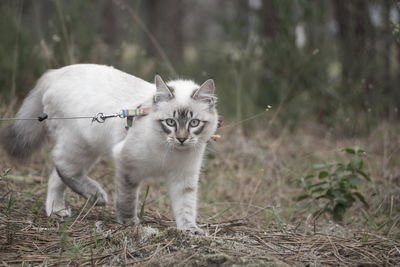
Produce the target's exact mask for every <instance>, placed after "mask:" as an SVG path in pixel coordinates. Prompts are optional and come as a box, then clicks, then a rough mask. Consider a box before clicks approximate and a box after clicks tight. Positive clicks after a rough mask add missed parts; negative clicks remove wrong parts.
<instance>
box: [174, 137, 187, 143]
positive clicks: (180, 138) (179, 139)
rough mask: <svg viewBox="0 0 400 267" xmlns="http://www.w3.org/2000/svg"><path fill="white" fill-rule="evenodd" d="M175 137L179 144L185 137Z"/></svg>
mask: <svg viewBox="0 0 400 267" xmlns="http://www.w3.org/2000/svg"><path fill="white" fill-rule="evenodd" d="M176 139H178V141H179V142H181V144H183V142H185V141H186V139H187V138H186V137H177V138H176Z"/></svg>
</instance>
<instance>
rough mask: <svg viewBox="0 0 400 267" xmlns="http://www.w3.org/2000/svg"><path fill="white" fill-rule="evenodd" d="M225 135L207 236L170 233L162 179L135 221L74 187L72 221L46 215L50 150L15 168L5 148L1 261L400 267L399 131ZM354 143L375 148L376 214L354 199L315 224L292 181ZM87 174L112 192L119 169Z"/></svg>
mask: <svg viewBox="0 0 400 267" xmlns="http://www.w3.org/2000/svg"><path fill="white" fill-rule="evenodd" d="M228 130H229V128H228V129H226V130H222V131H221V133H220V134H221V135H222V136H223V138H222V140H221V142H218V143H217V144H214V145H212V146H211V147H210V149H209V156H208V157H207V160H206V163H205V165H204V168H203V169H204V172H203V175H202V179H201V184H200V187H201V190H200V195H199V218H198V221H199V223H200V224H201V225H202V227H204V228H207V229H208V231H209V235H208V236H201V237H199V236H191V235H188V234H186V233H183V232H180V231H178V230H176V229H175V228H173V226H174V222H173V221H172V215H171V210H170V206H169V203H168V198H167V195H166V190H165V187H164V186H163V185H162V184H160V183H159V182H157V181H151V182H149V183H148V184H149V185H150V192H149V196H148V199H147V200H146V206H145V213H144V218H143V223H142V225H141V226H139V227H134V226H122V225H119V224H117V223H116V222H115V221H114V209H113V206H112V204H109V205H108V206H107V207H106V208H99V207H91V206H90V205H89V204H87V203H86V202H85V201H84V200H83V199H82V198H80V197H78V196H77V195H75V194H72V193H69V194H68V195H67V198H68V202H69V204H70V205H71V206H72V208H73V216H72V217H71V218H67V219H65V220H61V219H60V218H47V217H46V216H45V212H44V200H45V190H46V189H45V184H46V180H47V175H48V173H49V170H50V163H49V162H50V161H49V160H48V158H49V152H48V149H44V150H43V151H42V155H37V156H36V157H35V158H34V159H33V160H32V161H31V162H30V163H26V164H16V163H12V162H10V161H9V160H8V159H7V158H6V157H5V156H4V154H0V167H1V169H5V168H6V167H11V168H12V171H11V173H10V175H9V176H8V178H7V179H4V180H2V181H0V183H1V184H0V198H1V201H0V261H1V263H2V264H3V265H22V264H33V265H67V264H68V265H69V264H71V265H125V264H137V265H161V266H166V265H179V264H180V265H181V266H184V265H194V266H208V265H214V266H217V265H225V266H230V265H232V264H235V263H236V264H244V265H250V264H254V265H265V264H270V265H274V266H275V265H277V266H280V265H282V266H285V265H293V264H294V265H306V264H309V265H315V266H317V265H376V266H382V265H386V264H387V265H396V264H397V263H398V262H400V242H399V239H400V238H399V237H400V236H399V235H400V227H399V220H400V207H399V205H398V204H399V203H400V194H399V186H400V167H399V166H400V157H399V148H400V139H399V138H398V136H399V134H400V127H399V126H394V125H388V124H382V125H381V126H380V127H377V128H376V129H375V130H374V131H373V132H371V134H369V135H368V136H365V137H362V138H348V137H344V136H341V135H337V134H335V133H334V132H333V131H330V130H328V129H323V128H320V127H316V126H315V125H308V126H304V127H302V129H299V130H298V131H296V132H295V133H292V132H290V130H289V129H287V128H285V127H277V126H275V127H272V126H269V127H264V128H262V127H260V129H259V130H255V131H254V132H252V133H249V134H248V135H247V136H243V135H241V134H237V133H236V134H234V133H232V132H229V131H228ZM355 144H359V145H361V146H362V147H363V148H364V149H365V150H366V151H368V158H367V160H366V163H367V164H366V167H367V169H366V170H367V171H368V172H369V174H370V175H371V177H372V179H373V182H372V183H368V184H364V185H363V186H362V188H361V191H362V192H363V193H364V195H365V196H366V198H367V201H368V202H369V204H370V209H369V210H368V211H367V212H368V214H369V216H370V217H369V219H370V221H368V220H367V218H365V216H364V215H363V213H362V212H361V207H362V206H361V205H359V204H356V205H355V206H354V207H352V208H351V210H349V212H348V213H347V216H346V218H345V221H344V224H343V225H337V224H335V223H333V222H331V221H330V220H329V218H327V217H321V218H320V219H319V220H318V221H313V219H312V218H311V216H310V214H311V213H312V206H311V207H310V208H306V207H304V206H303V205H300V204H298V203H296V202H295V198H296V196H298V195H299V194H300V193H301V190H300V189H299V185H298V184H296V183H295V182H293V179H294V178H298V177H300V176H302V175H306V174H307V173H309V172H310V171H311V170H312V165H313V164H314V163H318V162H321V161H323V160H324V159H336V160H341V159H343V157H344V155H343V153H342V152H341V150H342V149H343V148H344V147H347V146H354V145H355ZM0 153H3V152H0ZM43 158H44V159H46V160H43ZM91 176H92V177H94V178H96V179H97V180H99V181H100V182H101V183H102V184H103V185H105V188H106V190H107V191H108V192H109V193H110V194H111V195H112V192H113V191H114V190H113V181H112V177H113V167H112V164H110V163H109V162H105V161H102V162H101V163H100V164H99V165H98V166H97V167H96V168H95V169H94V171H93V172H92V175H91ZM274 211H275V212H274ZM371 220H372V221H373V222H372V221H371ZM382 224H384V225H383V226H382V227H379V226H381V225H382ZM375 225H376V227H375Z"/></svg>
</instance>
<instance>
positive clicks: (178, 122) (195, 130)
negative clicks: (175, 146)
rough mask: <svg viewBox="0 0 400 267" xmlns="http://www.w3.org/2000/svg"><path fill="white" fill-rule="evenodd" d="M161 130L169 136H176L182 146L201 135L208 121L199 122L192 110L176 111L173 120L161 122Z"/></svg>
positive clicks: (167, 119) (168, 119)
mask: <svg viewBox="0 0 400 267" xmlns="http://www.w3.org/2000/svg"><path fill="white" fill-rule="evenodd" d="M160 122H161V128H162V129H163V131H164V132H165V133H166V134H168V135H172V134H173V135H174V138H175V140H177V141H179V143H180V145H184V143H185V142H186V141H187V140H191V139H192V138H193V137H194V136H196V135H199V134H201V132H202V131H203V129H204V126H205V124H206V121H202V120H199V119H198V118H196V117H195V116H194V113H193V111H191V110H190V109H178V110H174V111H173V113H172V117H171V118H166V119H163V120H160Z"/></svg>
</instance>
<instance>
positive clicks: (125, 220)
mask: <svg viewBox="0 0 400 267" xmlns="http://www.w3.org/2000/svg"><path fill="white" fill-rule="evenodd" d="M117 221H118V222H119V223H120V224H125V225H139V224H140V220H139V218H138V217H136V216H134V217H124V216H121V215H118V216H117Z"/></svg>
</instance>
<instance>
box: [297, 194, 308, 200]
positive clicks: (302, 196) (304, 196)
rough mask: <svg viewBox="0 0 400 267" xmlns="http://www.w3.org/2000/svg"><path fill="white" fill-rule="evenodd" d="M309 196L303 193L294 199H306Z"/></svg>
mask: <svg viewBox="0 0 400 267" xmlns="http://www.w3.org/2000/svg"><path fill="white" fill-rule="evenodd" d="M309 197H310V195H308V194H304V195H301V196H298V197H297V199H296V201H302V200H304V199H307V198H309Z"/></svg>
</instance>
